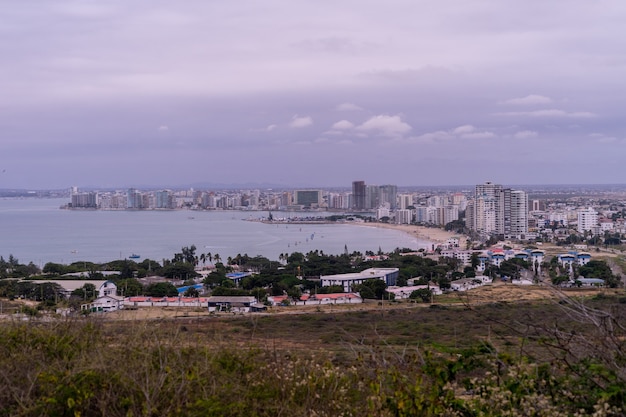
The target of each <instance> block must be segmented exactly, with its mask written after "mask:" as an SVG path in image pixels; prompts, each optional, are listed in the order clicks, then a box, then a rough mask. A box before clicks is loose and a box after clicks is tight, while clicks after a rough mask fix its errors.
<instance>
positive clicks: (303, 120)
mask: <svg viewBox="0 0 626 417" xmlns="http://www.w3.org/2000/svg"><path fill="white" fill-rule="evenodd" d="M312 124H313V119H312V118H311V117H310V116H304V117H300V116H298V115H297V114H296V115H294V116H293V117H292V118H291V123H289V127H293V128H302V127H308V126H311V125H312Z"/></svg>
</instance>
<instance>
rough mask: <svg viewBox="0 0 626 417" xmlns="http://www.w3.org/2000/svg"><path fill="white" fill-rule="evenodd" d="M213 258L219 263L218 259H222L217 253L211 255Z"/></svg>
mask: <svg viewBox="0 0 626 417" xmlns="http://www.w3.org/2000/svg"><path fill="white" fill-rule="evenodd" d="M213 259H215V263H216V264H219V263H220V261H221V260H222V258H221V257H220V254H219V253H216V254H215V255H213Z"/></svg>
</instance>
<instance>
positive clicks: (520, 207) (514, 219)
mask: <svg viewBox="0 0 626 417" xmlns="http://www.w3.org/2000/svg"><path fill="white" fill-rule="evenodd" d="M509 196H510V199H511V200H510V203H509V204H508V207H509V208H510V213H511V214H510V226H509V230H508V234H510V235H513V236H519V235H525V234H527V233H528V195H527V194H526V192H524V191H519V190H515V191H511V193H510V195H509ZM505 215H506V214H505ZM506 233H507V231H506V230H505V234H506Z"/></svg>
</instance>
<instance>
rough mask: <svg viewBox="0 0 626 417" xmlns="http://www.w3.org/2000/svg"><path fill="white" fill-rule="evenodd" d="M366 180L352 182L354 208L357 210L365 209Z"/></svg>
mask: <svg viewBox="0 0 626 417" xmlns="http://www.w3.org/2000/svg"><path fill="white" fill-rule="evenodd" d="M365 189H366V187H365V181H353V182H352V208H354V209H356V210H365V208H366V206H365V195H366V192H365Z"/></svg>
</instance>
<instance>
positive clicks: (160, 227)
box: [0, 198, 430, 267]
mask: <svg viewBox="0 0 626 417" xmlns="http://www.w3.org/2000/svg"><path fill="white" fill-rule="evenodd" d="M66 203H67V200H64V199H38V198H23V199H11V198H8V199H0V255H2V256H3V257H4V258H5V259H7V258H8V256H9V255H13V256H14V257H15V258H17V259H18V260H19V261H20V263H23V264H26V263H28V262H31V261H32V262H33V263H35V264H36V265H38V266H40V267H41V266H43V265H44V264H45V263H46V262H56V263H64V264H69V263H72V262H78V261H93V262H97V263H104V262H108V261H112V260H116V259H124V258H128V257H129V256H130V255H131V254H133V253H136V254H138V255H140V256H141V258H140V259H138V261H141V260H142V259H146V258H150V259H153V260H156V261H159V262H161V261H162V260H163V259H171V258H172V257H173V255H174V253H176V252H180V250H181V248H182V247H183V246H191V245H195V246H196V247H197V250H196V254H198V255H200V254H201V253H209V252H210V253H211V254H212V255H215V254H219V255H220V257H221V259H222V260H226V259H227V258H228V257H229V256H230V257H235V256H236V255H237V254H242V255H243V254H248V255H249V256H256V255H261V256H265V257H267V258H269V259H272V260H278V256H279V254H281V253H293V252H302V253H307V252H309V251H314V250H320V251H323V252H324V253H326V254H340V253H343V252H344V250H345V248H346V247H347V248H348V251H349V252H352V251H360V252H365V251H368V250H371V251H374V252H376V251H378V249H379V248H380V249H382V250H383V251H392V250H393V249H395V248H397V247H400V248H405V247H406V248H411V249H416V250H417V249H419V248H428V247H429V244H430V243H429V242H428V241H424V240H419V239H416V238H414V237H412V236H410V235H408V234H405V233H403V232H400V231H397V230H390V229H382V228H375V227H360V226H355V225H347V224H315V225H311V224H289V225H285V224H265V223H261V222H255V221H245V220H249V219H256V218H261V217H267V215H268V213H267V212H245V211H195V210H173V211H126V210H123V211H104V210H62V209H60V206H61V205H63V204H66ZM327 214H328V213H315V215H322V216H324V215H327ZM274 215H275V216H276V217H283V216H291V217H295V216H298V215H300V216H303V215H305V214H304V213H300V214H299V213H284V214H280V213H278V214H277V213H274Z"/></svg>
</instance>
